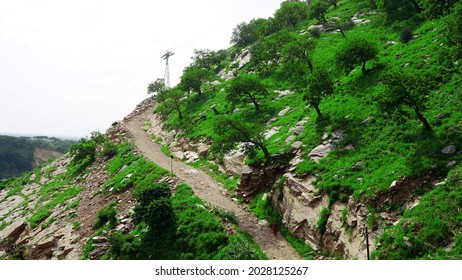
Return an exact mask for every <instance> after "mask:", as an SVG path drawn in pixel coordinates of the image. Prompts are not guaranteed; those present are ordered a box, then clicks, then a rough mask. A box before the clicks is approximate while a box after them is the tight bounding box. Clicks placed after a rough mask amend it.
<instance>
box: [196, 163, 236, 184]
mask: <svg viewBox="0 0 462 280" xmlns="http://www.w3.org/2000/svg"><path fill="white" fill-rule="evenodd" d="M189 165H191V166H193V167H195V168H197V169H201V170H203V171H204V172H206V173H207V174H208V175H210V176H211V177H212V178H213V179H214V180H215V181H217V182H219V183H221V184H223V185H224V186H225V188H226V189H227V190H234V189H236V187H237V184H238V183H239V181H240V177H239V176H230V175H228V174H226V173H223V172H221V171H220V169H219V168H218V166H217V165H215V164H213V163H211V162H210V161H208V160H206V159H203V158H201V159H199V160H198V161H196V162H193V163H189Z"/></svg>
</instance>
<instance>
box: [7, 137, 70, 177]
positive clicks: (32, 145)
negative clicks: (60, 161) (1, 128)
mask: <svg viewBox="0 0 462 280" xmlns="http://www.w3.org/2000/svg"><path fill="white" fill-rule="evenodd" d="M74 143H76V142H75V141H73V140H61V139H58V138H56V137H47V136H34V137H26V136H21V137H15V136H5V135H0V179H7V178H10V177H15V176H18V175H20V174H21V173H23V172H25V171H29V170H32V169H34V168H36V167H38V166H39V165H41V164H43V163H45V162H48V161H50V160H52V159H55V158H57V157H59V156H61V155H63V154H64V153H66V152H67V151H68V150H69V148H70V147H71V146H72V144H74Z"/></svg>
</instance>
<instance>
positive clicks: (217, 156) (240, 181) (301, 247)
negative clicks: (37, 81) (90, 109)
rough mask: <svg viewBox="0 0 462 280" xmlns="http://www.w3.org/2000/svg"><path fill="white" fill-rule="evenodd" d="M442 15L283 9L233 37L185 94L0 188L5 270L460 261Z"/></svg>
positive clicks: (451, 64)
mask: <svg viewBox="0 0 462 280" xmlns="http://www.w3.org/2000/svg"><path fill="white" fill-rule="evenodd" d="M308 2H309V4H307V3H308ZM445 3H447V4H446V5H442V4H441V2H440V1H427V0H421V1H394V0H381V1H347V0H344V1H306V2H305V1H285V2H283V3H282V4H281V7H280V9H279V10H277V11H276V12H275V14H274V17H271V18H269V19H256V20H252V21H250V22H248V23H241V24H239V25H238V26H237V27H236V29H235V30H234V32H233V34H232V36H231V42H232V44H233V46H232V47H230V48H229V49H228V50H218V51H212V50H196V51H195V52H194V58H193V63H192V64H191V65H190V66H189V67H187V68H186V69H184V72H183V75H182V77H181V82H180V83H179V84H178V85H177V86H175V87H174V88H166V87H165V85H164V81H163V80H162V79H158V80H156V81H154V82H153V83H151V84H149V85H148V93H152V94H154V95H153V97H152V98H149V99H147V100H145V101H144V102H142V103H141V104H140V105H139V106H138V107H137V108H136V109H135V110H134V111H133V113H132V114H130V115H129V116H127V117H126V118H125V119H124V120H123V121H121V122H117V123H115V124H114V125H113V127H111V128H110V129H109V130H108V131H107V132H106V133H105V134H101V133H93V135H92V137H91V138H88V139H83V140H81V142H79V143H78V144H76V145H74V146H73V147H72V148H71V151H70V153H69V154H67V155H65V156H64V157H62V158H61V159H59V160H57V161H55V162H53V163H51V164H49V165H46V166H43V167H41V168H39V169H36V170H34V171H33V172H29V173H26V174H25V175H23V176H22V177H20V178H17V179H10V180H7V181H5V182H3V183H2V184H1V185H0V205H2V207H1V208H0V209H2V210H1V215H0V217H1V221H0V223H1V224H0V237H1V238H2V240H3V242H2V248H0V256H3V258H6V259H9V258H32V259H36V258H41V259H50V258H58V259H60V258H66V259H75V258H82V257H83V258H90V259H266V258H271V259H281V258H295V259H296V258H300V257H302V258H307V259H326V258H327V259H334V258H341V259H367V258H368V257H370V258H375V259H460V258H462V256H461V252H462V250H461V242H460V240H461V237H462V235H461V232H462V231H461V230H462V228H461V226H460V221H461V218H462V215H461V213H460V207H461V206H462V205H461V201H462V200H461V195H462V192H461V190H460V187H461V186H462V177H461V171H462V169H461V168H462V167H461V165H460V161H461V157H462V154H461V152H460V149H461V147H462V137H461V135H462V134H461V132H462V124H461V120H462V109H461V108H462V106H461V100H462V87H461V86H462V77H461V75H462V72H461V67H460V63H461V58H462V40H461V38H462V36H461V35H462V26H461V24H462V19H461V18H460V15H461V14H462V13H461V11H462V2H461V1H446V2H445ZM149 140H150V141H149ZM162 153H163V154H162ZM188 185H189V186H188ZM216 206H220V207H218V208H217V207H216ZM249 213H253V215H254V216H252V215H249ZM274 225H277V229H278V230H279V232H280V235H277V237H273V236H271V235H272V234H271V231H272V228H276V227H274ZM57 229H61V230H57ZM366 229H367V233H368V238H369V243H370V248H366V244H365V242H364V239H365V238H364V235H365V232H366ZM276 241H277V242H276ZM289 243H290V244H291V245H292V247H293V248H290V246H289V245H288V244H289ZM272 246H274V248H272ZM2 250H3V253H2V252H1V251H2ZM294 250H296V252H297V253H295V251H294ZM282 251H283V252H284V253H283V254H278V253H277V252H282ZM369 251H370V252H371V254H370V256H368V252H369Z"/></svg>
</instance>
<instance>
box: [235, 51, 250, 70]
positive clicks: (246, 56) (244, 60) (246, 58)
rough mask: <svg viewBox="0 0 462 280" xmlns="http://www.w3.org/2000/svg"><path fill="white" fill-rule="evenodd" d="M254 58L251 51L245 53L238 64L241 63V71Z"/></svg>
mask: <svg viewBox="0 0 462 280" xmlns="http://www.w3.org/2000/svg"><path fill="white" fill-rule="evenodd" d="M251 57H252V55H251V53H250V51H248V50H247V51H244V52H243V53H242V55H241V56H240V57H239V58H238V60H237V61H238V63H239V69H241V68H242V67H244V66H245V65H246V64H247V63H249V61H250V58H251Z"/></svg>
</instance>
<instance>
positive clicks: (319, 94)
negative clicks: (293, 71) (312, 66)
mask: <svg viewBox="0 0 462 280" xmlns="http://www.w3.org/2000/svg"><path fill="white" fill-rule="evenodd" d="M307 84H308V86H307V87H306V88H305V89H304V90H303V100H305V101H307V102H308V104H310V105H311V106H313V107H314V108H315V109H316V113H317V114H318V116H319V117H320V118H322V117H323V116H322V113H321V110H320V109H319V104H320V103H321V100H322V99H323V98H325V97H327V96H329V95H332V94H333V93H334V82H333V80H332V77H331V76H330V74H329V73H328V72H327V71H326V70H325V69H322V68H321V69H316V70H315V71H314V72H313V74H311V75H309V77H308V79H307Z"/></svg>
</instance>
